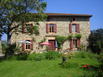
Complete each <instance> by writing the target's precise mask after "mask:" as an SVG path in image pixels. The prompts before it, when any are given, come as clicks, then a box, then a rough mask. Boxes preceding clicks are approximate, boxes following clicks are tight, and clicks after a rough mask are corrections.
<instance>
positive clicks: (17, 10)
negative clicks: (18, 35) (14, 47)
mask: <svg viewBox="0 0 103 77" xmlns="http://www.w3.org/2000/svg"><path fill="white" fill-rule="evenodd" d="M45 8H46V2H44V1H43V0H0V24H1V26H2V27H3V31H4V32H5V33H6V34H7V42H8V44H10V39H11V36H12V34H13V30H14V29H15V28H17V27H19V26H20V25H16V26H12V23H13V22H15V21H20V22H21V23H24V22H27V21H36V22H38V21H40V20H43V17H45V16H44V14H43V11H44V10H45ZM32 11H33V12H35V13H38V14H32V13H31V12H32ZM31 15H32V16H31ZM28 17H29V19H28ZM33 17H34V18H33ZM35 17H36V18H35Z"/></svg>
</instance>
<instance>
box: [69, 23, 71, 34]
mask: <svg viewBox="0 0 103 77" xmlns="http://www.w3.org/2000/svg"><path fill="white" fill-rule="evenodd" d="M69 33H72V24H69Z"/></svg>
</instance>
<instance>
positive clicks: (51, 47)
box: [49, 40, 55, 50]
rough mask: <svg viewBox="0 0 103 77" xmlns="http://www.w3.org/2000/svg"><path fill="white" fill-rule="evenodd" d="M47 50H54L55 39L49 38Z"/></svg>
mask: <svg viewBox="0 0 103 77" xmlns="http://www.w3.org/2000/svg"><path fill="white" fill-rule="evenodd" d="M49 43H50V46H49V50H55V40H49Z"/></svg>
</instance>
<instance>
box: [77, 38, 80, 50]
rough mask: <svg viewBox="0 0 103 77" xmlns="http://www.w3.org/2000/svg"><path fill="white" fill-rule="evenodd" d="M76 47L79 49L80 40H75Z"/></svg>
mask: <svg viewBox="0 0 103 77" xmlns="http://www.w3.org/2000/svg"><path fill="white" fill-rule="evenodd" d="M77 47H78V48H79V47H80V39H77Z"/></svg>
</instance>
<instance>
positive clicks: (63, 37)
mask: <svg viewBox="0 0 103 77" xmlns="http://www.w3.org/2000/svg"><path fill="white" fill-rule="evenodd" d="M56 40H57V44H58V48H61V46H62V44H63V43H64V41H65V40H67V37H65V36H56Z"/></svg>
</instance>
